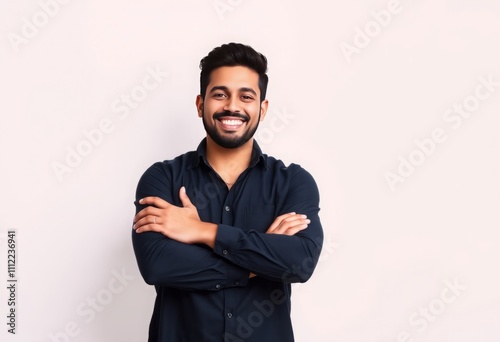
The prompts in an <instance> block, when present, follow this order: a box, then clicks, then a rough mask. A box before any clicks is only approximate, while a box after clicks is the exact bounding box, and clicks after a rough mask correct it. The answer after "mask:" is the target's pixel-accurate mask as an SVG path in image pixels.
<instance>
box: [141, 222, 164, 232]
mask: <svg viewBox="0 0 500 342" xmlns="http://www.w3.org/2000/svg"><path fill="white" fill-rule="evenodd" d="M134 227H135V232H136V233H144V232H158V233H161V232H162V229H163V226H161V225H159V224H154V223H145V224H144V225H141V226H137V224H135V225H134Z"/></svg>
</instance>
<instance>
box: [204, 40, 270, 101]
mask: <svg viewBox="0 0 500 342" xmlns="http://www.w3.org/2000/svg"><path fill="white" fill-rule="evenodd" d="M223 66H244V67H247V68H250V69H252V70H254V71H255V72H256V73H257V74H259V90H260V101H261V102H262V101H264V100H265V99H266V91H267V83H268V81H269V77H268V76H267V74H266V72H267V58H266V56H264V55H263V54H261V53H259V52H257V51H255V50H254V49H253V48H252V47H251V46H248V45H243V44H239V43H229V44H224V45H221V46H219V47H216V48H215V49H213V50H212V51H210V53H209V54H208V55H207V56H206V57H203V58H202V60H201V61H200V69H201V74H200V94H201V96H202V98H203V99H205V94H206V92H207V86H208V84H209V83H210V74H211V73H212V71H214V70H215V69H217V68H220V67H223Z"/></svg>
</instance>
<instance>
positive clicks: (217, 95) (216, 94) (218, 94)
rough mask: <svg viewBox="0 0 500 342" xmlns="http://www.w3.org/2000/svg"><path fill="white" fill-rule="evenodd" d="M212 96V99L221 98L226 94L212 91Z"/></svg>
mask: <svg viewBox="0 0 500 342" xmlns="http://www.w3.org/2000/svg"><path fill="white" fill-rule="evenodd" d="M212 97H213V98H214V99H222V98H224V97H226V94H224V93H214V94H213V95H212Z"/></svg>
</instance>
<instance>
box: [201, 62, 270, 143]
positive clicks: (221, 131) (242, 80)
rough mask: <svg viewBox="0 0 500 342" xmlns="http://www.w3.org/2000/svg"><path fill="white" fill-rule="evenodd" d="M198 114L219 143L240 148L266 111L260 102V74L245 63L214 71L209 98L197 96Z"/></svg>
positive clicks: (209, 88) (212, 137) (208, 92)
mask: <svg viewBox="0 0 500 342" xmlns="http://www.w3.org/2000/svg"><path fill="white" fill-rule="evenodd" d="M196 106H197V108H198V116H199V117H201V118H202V119H203V126H204V127H205V130H206V131H207V135H208V137H209V138H210V139H212V140H213V141H214V142H215V143H216V144H217V145H219V146H221V147H224V148H237V147H240V146H242V145H244V144H245V143H246V142H248V141H249V140H250V139H251V138H252V137H253V135H254V134H255V131H256V130H257V127H258V126H259V122H260V121H262V120H263V119H264V117H265V115H266V110H267V100H265V101H263V102H262V103H261V102H260V90H259V74H257V73H256V72H255V71H253V70H252V69H249V68H247V67H243V66H232V67H220V68H217V69H215V70H213V71H212V73H211V74H210V83H209V84H208V86H207V91H206V94H205V99H202V98H201V96H200V95H198V97H197V98H196Z"/></svg>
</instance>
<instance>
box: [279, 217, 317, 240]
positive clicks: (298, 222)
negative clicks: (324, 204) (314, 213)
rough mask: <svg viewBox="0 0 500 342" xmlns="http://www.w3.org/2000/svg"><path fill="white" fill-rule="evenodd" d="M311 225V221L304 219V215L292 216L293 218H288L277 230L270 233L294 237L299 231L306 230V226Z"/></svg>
mask: <svg viewBox="0 0 500 342" xmlns="http://www.w3.org/2000/svg"><path fill="white" fill-rule="evenodd" d="M309 223H311V220H309V219H307V218H305V215H298V216H294V217H293V218H289V219H288V220H284V221H283V222H282V223H281V224H280V225H279V227H278V228H276V229H275V230H274V231H273V232H272V233H273V234H285V235H294V234H295V233H297V232H298V231H300V230H303V229H305V228H307V226H308V225H309Z"/></svg>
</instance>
